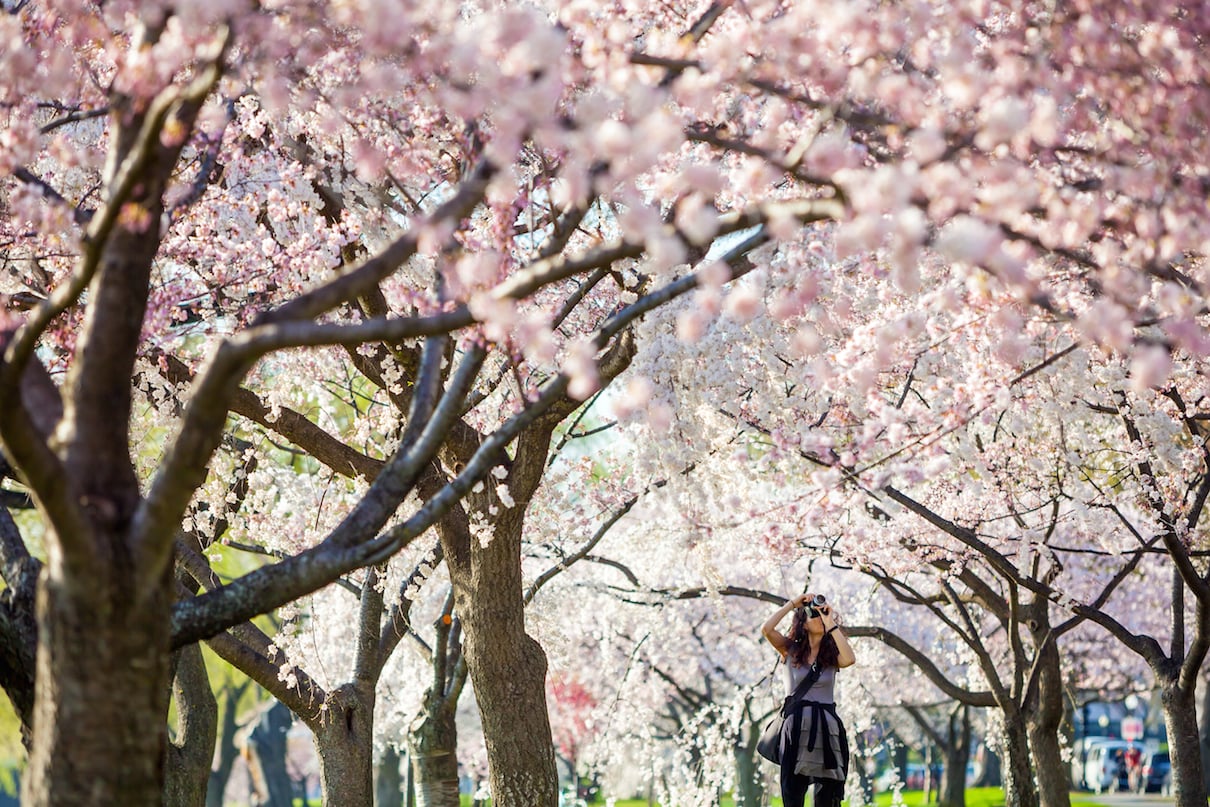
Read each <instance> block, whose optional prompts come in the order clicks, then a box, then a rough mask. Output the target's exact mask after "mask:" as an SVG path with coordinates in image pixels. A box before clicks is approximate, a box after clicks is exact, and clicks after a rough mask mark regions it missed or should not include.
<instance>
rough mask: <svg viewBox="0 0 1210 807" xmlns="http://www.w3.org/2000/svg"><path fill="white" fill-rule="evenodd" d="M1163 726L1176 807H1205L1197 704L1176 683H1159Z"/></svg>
mask: <svg viewBox="0 0 1210 807" xmlns="http://www.w3.org/2000/svg"><path fill="white" fill-rule="evenodd" d="M1161 695H1162V698H1163V704H1164V725H1165V726H1166V727H1167V729H1168V753H1169V754H1170V755H1171V759H1172V787H1173V795H1174V796H1175V797H1176V805H1177V807H1204V805H1205V804H1206V784H1205V781H1204V780H1203V778H1202V755H1201V749H1200V748H1199V746H1198V732H1197V702H1196V699H1195V698H1194V693H1193V691H1191V690H1190V691H1185V690H1182V689H1181V688H1180V687H1179V686H1177V685H1176V683H1175V682H1162V684H1161Z"/></svg>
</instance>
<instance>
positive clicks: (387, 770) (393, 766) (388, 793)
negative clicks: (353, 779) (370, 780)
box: [374, 743, 403, 807]
mask: <svg viewBox="0 0 1210 807" xmlns="http://www.w3.org/2000/svg"><path fill="white" fill-rule="evenodd" d="M400 761H401V757H400V754H399V749H398V748H396V747H395V746H394V745H393V744H391V743H387V747H386V748H385V749H384V750H383V752H382V756H381V757H379V759H378V773H377V776H376V777H375V778H374V807H401V805H402V804H403V776H402V774H400V772H399V763H400Z"/></svg>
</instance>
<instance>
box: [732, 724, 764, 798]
mask: <svg viewBox="0 0 1210 807" xmlns="http://www.w3.org/2000/svg"><path fill="white" fill-rule="evenodd" d="M763 728H764V725H763V724H761V723H759V722H756V723H749V724H747V725H746V726H745V727H744V728H743V729H742V730H741V732H740V736H739V737H738V738H737V742H736V743H735V745H734V746H733V747H732V750H733V752H734V757H735V793H734V798H735V807H760V805H761V804H763V803H764V798H765V783H764V776H763V775H762V773H763V771H762V770H761V767H760V762H758V760H757V756H756V742H757V741H758V740H759V739H760V733H761V730H762V729H763Z"/></svg>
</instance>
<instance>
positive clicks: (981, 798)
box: [462, 787, 1104, 807]
mask: <svg viewBox="0 0 1210 807" xmlns="http://www.w3.org/2000/svg"><path fill="white" fill-rule="evenodd" d="M470 803H471V802H470V799H469V798H467V797H466V796H463V797H462V807H470ZM846 803H847V802H846ZM903 803H904V804H905V805H906V807H926V805H925V802H924V791H923V790H905V791H903ZM933 803H934V804H935V803H936V802H933ZM604 804H605V802H604V801H601V802H597V805H604ZM770 804H771V807H781V799H779V798H777V797H776V796H774V797H773V799H772V800H771V802H770ZM874 804H875V805H877V807H890V804H891V794H890V793H879V794H878V795H877V796H875V797H874ZM615 805H616V807H647V799H619V800H618V801H617V802H615ZM1071 805H1072V807H1104V806H1103V805H1102V804H1101V803H1100V802H1098V801H1094V800H1093V798H1092V797H1090V796H1087V795H1084V794H1080V793H1072V794H1071ZM593 807H596V806H595V805H594V806H593ZM719 807H734V802H732V801H731V798H730V797H729V796H724V797H723V800H722V801H721V802H720V803H719ZM966 807H1004V791H1003V790H1001V789H1000V788H998V787H976V788H971V789H969V790H967V791H966Z"/></svg>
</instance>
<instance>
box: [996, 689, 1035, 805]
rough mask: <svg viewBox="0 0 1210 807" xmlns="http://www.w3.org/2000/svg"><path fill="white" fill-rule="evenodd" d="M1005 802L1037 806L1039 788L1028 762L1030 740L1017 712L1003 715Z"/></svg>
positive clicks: (1022, 720)
mask: <svg viewBox="0 0 1210 807" xmlns="http://www.w3.org/2000/svg"><path fill="white" fill-rule="evenodd" d="M1002 773H1003V776H1004V803H1005V804H1011V805H1013V807H1039V801H1038V791H1037V789H1036V786H1035V784H1034V776H1033V768H1032V766H1031V765H1030V755H1029V740H1028V739H1027V731H1026V727H1025V720H1024V719H1022V717H1021V715H1020V713H1017V712H1015V711H1014V712H1012V713H1010V712H1008V711H1006V712H1005V714H1004V759H1003V766H1002Z"/></svg>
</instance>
